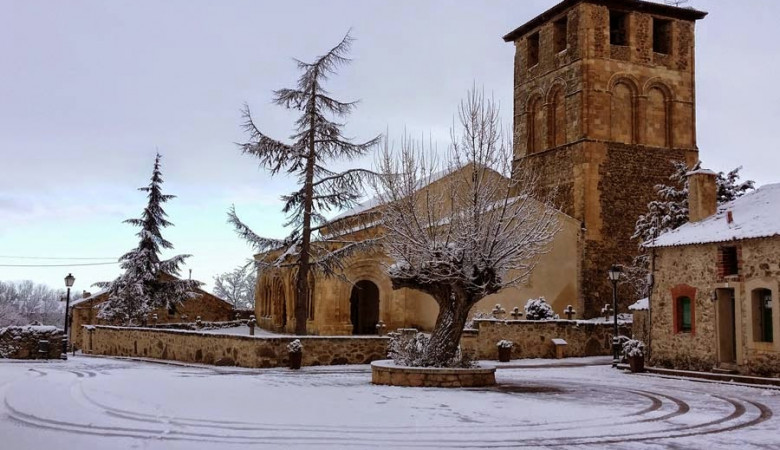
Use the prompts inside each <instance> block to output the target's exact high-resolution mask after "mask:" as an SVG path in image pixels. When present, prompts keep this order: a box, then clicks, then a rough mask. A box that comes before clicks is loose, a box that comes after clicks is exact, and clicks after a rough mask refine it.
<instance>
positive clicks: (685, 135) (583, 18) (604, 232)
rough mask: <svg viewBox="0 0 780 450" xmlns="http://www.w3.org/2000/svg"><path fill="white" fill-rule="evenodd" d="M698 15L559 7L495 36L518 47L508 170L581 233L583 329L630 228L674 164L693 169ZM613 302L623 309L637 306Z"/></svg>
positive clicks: (587, 3)
mask: <svg viewBox="0 0 780 450" xmlns="http://www.w3.org/2000/svg"><path fill="white" fill-rule="evenodd" d="M706 14H707V13H705V12H702V11H697V10H694V9H690V8H680V7H675V6H670V5H664V4H658V3H652V2H647V1H641V0H564V1H562V2H560V3H559V4H557V5H556V6H554V7H553V8H551V9H549V10H548V11H546V12H544V13H542V14H541V15H539V16H537V17H536V18H534V19H532V20H531V21H529V22H527V23H526V24H524V25H522V26H520V27H519V28H517V29H515V30H513V31H511V32H510V33H508V34H507V35H506V36H504V40H505V41H506V42H513V43H514V45H515V63H514V146H515V148H514V155H515V163H516V164H522V165H523V166H525V167H527V168H530V169H531V170H533V171H534V173H537V174H539V176H540V177H541V180H540V182H541V188H542V189H552V188H555V189H556V190H557V203H558V205H559V206H560V208H561V210H562V211H563V212H565V213H566V214H568V215H570V216H572V217H574V218H575V219H577V220H579V221H580V222H581V223H582V228H583V232H582V238H581V242H580V246H581V248H580V255H581V256H580V258H581V261H580V268H581V269H580V272H581V280H579V281H580V283H579V285H580V286H581V288H580V291H581V292H580V293H579V295H580V298H579V299H578V300H579V302H580V307H581V308H582V309H581V310H584V311H585V314H586V317H593V316H594V315H596V314H598V311H599V309H600V308H601V307H602V306H603V305H604V303H606V302H607V301H610V300H611V285H610V284H609V282H608V280H607V269H608V268H609V267H610V266H611V265H612V264H613V263H619V264H629V263H630V262H631V260H632V258H633V257H634V255H635V254H636V252H637V245H638V243H637V242H636V241H634V240H631V235H632V234H633V230H634V224H635V222H636V220H637V218H638V217H639V215H640V214H642V213H643V212H645V211H646V208H647V204H648V203H649V202H650V201H651V200H654V199H655V198H656V194H655V190H654V186H655V185H656V184H660V183H665V182H667V181H668V177H669V175H670V174H671V173H672V164H671V162H672V161H686V162H687V163H688V164H689V165H693V164H694V163H695V162H696V161H698V148H697V146H696V101H695V100H696V95H695V94H696V91H695V70H694V62H695V58H694V27H695V23H696V21H697V20H700V19H702V18H704V16H706ZM621 293H622V295H621V300H623V303H632V302H633V301H634V300H636V299H634V298H633V297H631V296H629V291H628V290H626V291H625V292H622V291H621ZM629 300H630V301H629ZM623 308H625V305H623Z"/></svg>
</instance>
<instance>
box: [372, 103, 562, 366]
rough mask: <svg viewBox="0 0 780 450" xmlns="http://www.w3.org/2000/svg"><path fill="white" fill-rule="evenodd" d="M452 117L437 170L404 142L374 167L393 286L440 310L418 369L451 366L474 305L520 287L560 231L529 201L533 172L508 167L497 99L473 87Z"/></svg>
mask: <svg viewBox="0 0 780 450" xmlns="http://www.w3.org/2000/svg"><path fill="white" fill-rule="evenodd" d="M458 119H459V120H458V126H457V127H456V126H453V129H452V132H451V135H452V136H451V139H452V144H451V146H450V151H449V154H448V155H447V157H448V163H447V164H446V166H445V168H444V171H443V172H437V171H436V169H437V167H436V164H434V163H433V162H431V161H426V158H425V156H424V155H425V153H426V152H425V151H424V150H423V149H422V145H421V144H419V143H415V142H414V141H413V140H411V139H409V138H407V137H404V139H403V140H402V143H401V149H400V152H393V151H392V150H391V149H390V148H389V145H386V146H385V150H384V152H383V155H382V157H381V158H380V162H379V166H380V167H379V169H380V170H379V171H380V172H381V174H382V176H381V177H380V179H379V181H378V182H377V187H376V190H377V195H378V197H379V199H380V200H381V202H382V204H383V205H382V207H381V209H380V210H381V212H382V213H381V214H382V216H381V217H382V221H383V224H384V227H385V228H386V230H387V231H386V233H385V236H384V239H383V246H384V248H385V251H386V252H387V254H388V255H389V257H390V258H391V259H392V260H393V261H394V262H393V263H392V265H390V266H389V268H388V273H389V275H390V278H391V281H392V284H393V288H394V289H400V288H411V289H415V290H419V291H422V292H425V293H427V294H429V295H430V296H432V297H433V298H434V299H435V301H436V303H437V304H438V306H439V313H438V316H437V318H436V325H435V327H434V330H433V332H432V334H431V338H430V340H429V341H428V343H427V345H426V348H425V350H424V352H425V356H424V357H423V358H421V360H420V364H421V365H425V366H447V365H455V364H458V361H457V358H456V355H457V353H458V352H457V350H458V344H459V341H460V336H461V333H462V331H463V328H464V325H465V324H466V321H467V320H468V315H469V310H470V309H471V307H472V306H474V305H475V304H476V303H477V302H478V301H480V300H482V299H483V298H485V297H486V296H488V295H490V294H493V293H496V292H498V291H499V290H501V289H503V288H505V287H507V286H511V285H515V284H518V283H523V282H524V281H526V280H527V279H528V277H529V275H530V273H531V271H532V269H533V268H534V265H535V263H536V261H537V259H538V257H539V255H541V254H542V253H544V252H546V251H547V249H548V247H549V244H550V242H551V241H552V239H553V237H554V235H555V233H556V232H557V231H558V228H559V225H558V221H557V214H558V213H557V211H556V210H555V208H554V207H553V205H552V201H551V198H550V197H545V198H541V199H539V198H536V197H534V196H533V195H532V193H534V192H536V190H535V188H536V187H537V183H536V179H535V175H534V174H532V173H530V172H529V171H526V170H524V168H523V167H522V166H516V167H515V168H514V171H513V170H512V169H511V166H512V164H511V161H512V159H511V152H512V146H511V142H510V140H509V139H507V138H506V135H505V134H504V133H503V130H502V126H501V122H500V118H499V110H498V106H497V105H496V104H495V102H494V101H493V100H492V99H488V98H485V96H484V93H481V92H479V91H477V90H476V89H474V90H471V91H470V92H469V93H468V95H467V97H466V99H465V100H463V101H462V102H461V104H460V107H459V110H458Z"/></svg>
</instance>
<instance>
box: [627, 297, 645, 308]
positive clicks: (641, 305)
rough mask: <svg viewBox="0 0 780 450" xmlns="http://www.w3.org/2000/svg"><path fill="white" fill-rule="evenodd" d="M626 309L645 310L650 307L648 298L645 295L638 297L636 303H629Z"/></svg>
mask: <svg viewBox="0 0 780 450" xmlns="http://www.w3.org/2000/svg"><path fill="white" fill-rule="evenodd" d="M628 309H629V310H631V311H647V310H649V309H650V299H648V298H647V297H645V298H640V299H639V300H637V301H636V303H634V304H632V305H629V307H628Z"/></svg>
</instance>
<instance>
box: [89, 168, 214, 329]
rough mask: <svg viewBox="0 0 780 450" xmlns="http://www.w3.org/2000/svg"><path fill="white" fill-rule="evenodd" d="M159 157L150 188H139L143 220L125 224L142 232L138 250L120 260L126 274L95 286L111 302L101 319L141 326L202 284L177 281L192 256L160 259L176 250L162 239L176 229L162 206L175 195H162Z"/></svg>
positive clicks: (101, 312) (192, 292) (191, 281)
mask: <svg viewBox="0 0 780 450" xmlns="http://www.w3.org/2000/svg"><path fill="white" fill-rule="evenodd" d="M160 158H161V156H160V154H159V153H158V154H157V157H156V158H155V160H154V170H153V171H152V178H151V181H150V182H149V185H148V186H145V187H142V188H139V189H138V190H139V191H143V192H146V193H147V199H148V202H147V206H146V208H144V211H143V213H142V214H141V217H140V218H137V219H127V220H125V221H124V223H128V224H130V225H133V226H136V227H139V228H141V229H140V230H139V231H138V233H136V236H138V238H139V241H138V246H137V247H136V248H134V249H132V250H130V251H129V252H127V253H125V254H124V255H122V256H121V257H120V258H119V266H120V267H121V268H122V269H123V270H124V273H122V274H121V275H120V276H119V277H118V278H117V279H115V280H114V281H103V282H99V283H95V286H97V287H100V288H103V289H106V291H107V292H108V300H107V301H106V302H105V303H103V304H102V306H101V309H100V313H99V317H101V318H104V319H107V320H110V321H114V322H118V323H124V324H141V323H143V322H144V321H145V320H146V318H147V315H148V314H149V313H151V312H152V311H153V310H155V309H157V308H172V307H175V306H176V305H178V304H180V303H181V302H182V301H184V300H186V299H188V298H192V297H194V296H195V295H196V293H195V289H196V288H197V287H198V286H200V284H201V283H200V282H198V281H194V280H182V279H179V278H178V274H179V266H181V264H182V263H183V262H184V260H185V259H187V258H188V257H189V256H190V255H176V256H174V257H172V258H169V259H166V260H163V259H160V253H161V251H162V250H163V249H166V250H171V249H173V244H171V243H170V242H169V241H167V240H165V239H164V238H163V237H162V229H163V228H165V227H169V226H171V225H173V224H172V223H171V222H169V221H168V220H167V219H166V217H167V216H168V215H167V214H166V213H165V211H164V210H163V207H162V205H163V203H165V202H167V201H168V200H171V199H172V198H175V197H176V196H175V195H170V194H163V193H162V184H163V178H162V172H161V170H160Z"/></svg>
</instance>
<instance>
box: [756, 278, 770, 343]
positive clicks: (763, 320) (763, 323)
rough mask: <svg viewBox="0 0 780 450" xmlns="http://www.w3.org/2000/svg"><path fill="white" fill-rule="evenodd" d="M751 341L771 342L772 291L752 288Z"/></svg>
mask: <svg viewBox="0 0 780 450" xmlns="http://www.w3.org/2000/svg"><path fill="white" fill-rule="evenodd" d="M751 309H752V311H753V314H752V317H753V341H755V342H773V341H774V336H773V332H774V331H773V329H772V291H770V290H769V289H754V290H753V299H752V308H751Z"/></svg>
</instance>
